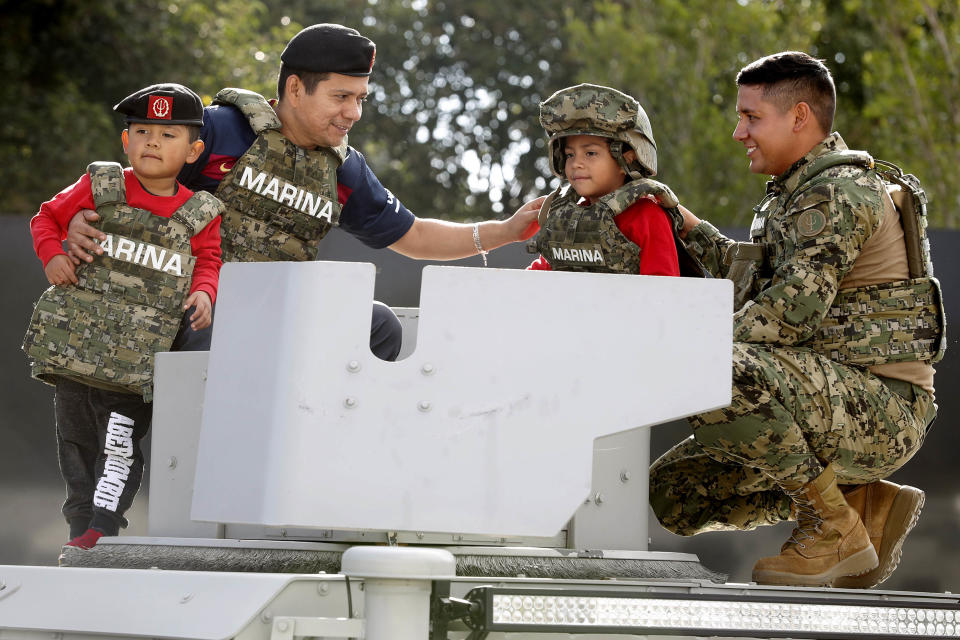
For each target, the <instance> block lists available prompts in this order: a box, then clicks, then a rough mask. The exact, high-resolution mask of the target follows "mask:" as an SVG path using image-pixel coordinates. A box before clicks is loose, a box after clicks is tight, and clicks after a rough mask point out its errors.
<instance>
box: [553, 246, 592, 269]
mask: <svg viewBox="0 0 960 640" xmlns="http://www.w3.org/2000/svg"><path fill="white" fill-rule="evenodd" d="M549 246H550V255H549V256H548V259H547V261H548V262H551V261H562V262H575V263H579V264H589V265H595V266H600V265H603V264H604V260H603V251H601V250H600V245H598V244H589V245H584V244H574V245H563V244H559V243H556V242H551V243H550V245H549Z"/></svg>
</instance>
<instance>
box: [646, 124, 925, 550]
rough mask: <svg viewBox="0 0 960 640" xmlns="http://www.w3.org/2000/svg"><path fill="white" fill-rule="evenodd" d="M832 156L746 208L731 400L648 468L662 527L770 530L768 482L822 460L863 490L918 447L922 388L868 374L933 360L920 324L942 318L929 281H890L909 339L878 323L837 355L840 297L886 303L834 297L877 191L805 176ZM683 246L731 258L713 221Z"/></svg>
mask: <svg viewBox="0 0 960 640" xmlns="http://www.w3.org/2000/svg"><path fill="white" fill-rule="evenodd" d="M838 151H846V145H845V144H844V143H843V140H842V139H841V138H840V136H839V135H837V134H832V135H830V136H828V137H827V138H826V139H825V140H824V141H823V142H822V143H821V144H820V145H818V146H817V147H815V148H814V149H813V150H811V151H810V153H808V154H807V155H806V156H805V157H804V158H802V159H801V160H799V161H798V162H797V163H795V164H794V165H793V166H792V167H791V168H790V169H789V170H788V171H786V172H785V173H784V174H782V175H781V176H778V177H777V178H775V179H774V180H772V181H771V182H770V183H768V190H767V198H766V199H765V200H764V201H763V202H762V203H761V205H759V206H758V207H757V209H756V213H757V216H756V218H755V220H754V226H753V228H752V229H751V235H752V236H754V238H756V239H758V241H760V242H762V243H763V244H765V245H766V247H767V251H768V255H766V256H765V257H762V258H761V259H760V262H763V261H766V263H765V264H766V270H764V269H760V270H758V272H757V273H755V274H752V278H753V279H752V282H751V283H750V285H749V286H747V287H746V288H745V289H744V290H741V288H740V287H738V294H739V298H738V300H737V302H736V303H735V304H736V308H737V310H736V312H735V314H734V318H733V322H734V328H733V333H734V347H733V395H732V402H731V404H730V406H729V407H727V408H724V409H719V410H715V411H710V412H707V413H703V414H700V415H697V416H694V417H693V418H691V419H690V424H691V426H692V428H693V433H694V435H693V436H691V437H690V438H688V439H686V440H684V441H683V442H681V443H679V444H677V445H676V446H674V447H673V448H672V449H670V450H669V451H668V452H667V453H665V454H664V455H663V456H661V457H660V458H659V459H658V460H656V461H655V462H654V463H653V465H652V466H651V468H650V503H651V506H652V507H653V509H654V512H655V513H656V515H657V517H658V519H659V520H660V522H661V524H662V525H663V526H664V527H666V528H667V529H668V530H670V531H673V532H675V533H678V534H681V535H693V534H697V533H702V532H704V531H716V530H725V529H752V528H755V527H757V526H760V525H766V524H775V523H777V522H779V521H781V520H784V519H789V518H790V500H789V498H788V497H787V496H786V495H785V494H784V493H783V491H782V490H781V489H780V487H779V486H778V485H777V481H787V482H789V483H807V482H809V481H810V480H813V479H814V478H816V477H817V476H818V475H820V473H821V472H822V471H823V470H824V466H825V465H827V464H831V465H832V466H833V468H834V470H835V471H836V473H837V476H838V480H839V482H841V483H852V484H859V483H867V482H872V481H874V480H878V479H881V478H885V477H887V476H889V475H890V474H891V473H892V472H893V471H895V470H896V469H898V468H899V467H901V466H902V465H903V464H904V463H906V462H907V461H908V460H909V459H910V458H911V457H912V456H913V455H914V454H915V453H916V452H917V450H918V449H919V448H920V446H921V444H922V443H923V439H924V434H925V431H926V428H927V426H928V425H929V423H930V422H931V421H932V419H933V417H934V415H935V412H936V409H935V405H934V403H933V399H932V397H931V394H930V393H928V392H927V391H926V390H924V389H923V388H922V387H920V386H917V385H914V384H910V383H908V382H906V381H903V380H893V379H890V378H879V377H877V376H876V375H873V374H872V373H870V371H869V370H868V369H867V366H870V365H875V364H883V363H889V362H905V361H912V360H919V361H923V362H934V361H936V359H937V358H938V355H937V344H939V343H941V337H942V330H943V326H942V320H941V321H940V323H939V324H937V321H936V320H931V317H935V316H936V315H937V314H938V313H942V305H941V302H940V300H939V291H938V290H937V291H931V287H930V284H929V281H931V280H933V279H932V278H926V279H922V278H921V279H913V280H904V281H900V282H898V283H896V284H895V285H893V286H892V287H890V290H891V291H892V292H893V295H892V296H889V297H890V298H895V299H897V300H898V302H897V303H896V304H895V305H894V306H896V307H897V313H899V314H900V316H899V317H898V322H899V324H897V325H896V326H898V327H900V328H903V327H906V328H908V329H909V330H908V331H906V332H899V333H897V332H894V333H896V335H891V333H890V332H889V331H887V329H889V326H883V327H879V328H881V329H883V330H884V331H882V332H881V334H882V335H880V336H879V338H880V339H872V338H871V337H870V335H869V333H870V332H869V331H863V332H862V333H863V335H861V336H858V335H850V336H849V338H850V340H851V342H852V344H851V345H850V346H849V348H847V345H845V344H843V343H842V339H843V337H844V336H843V335H842V334H843V333H844V332H843V329H844V325H843V321H846V320H847V318H846V316H844V317H843V318H842V321H841V322H840V323H839V324H840V325H841V327H840V329H839V334H840V338H841V341H837V340H836V336H835V335H833V334H831V329H836V327H831V326H830V325H831V323H832V324H833V325H836V324H838V322H837V321H836V320H835V318H834V316H835V315H836V313H837V309H839V308H841V307H843V305H841V304H840V303H841V302H843V303H844V304H845V305H847V306H849V307H851V308H856V307H858V305H860V306H861V307H869V305H870V304H876V305H880V306H882V305H883V303H884V300H886V299H887V298H886V297H885V296H886V294H883V293H877V292H876V290H877V289H878V288H879V289H883V288H884V285H880V287H865V288H857V289H853V290H850V291H844V292H843V293H841V295H840V296H839V297H838V291H839V285H840V282H841V281H842V280H843V278H844V276H846V275H847V274H848V273H849V272H850V270H851V268H852V266H853V263H854V261H855V260H856V259H857V257H858V256H859V255H860V251H861V248H862V247H863V245H864V243H865V242H866V241H867V239H868V238H870V236H871V235H872V234H873V233H874V232H875V231H876V229H877V228H878V226H879V224H880V221H881V217H882V214H883V205H882V201H881V198H882V190H883V189H884V185H883V182H882V181H881V180H880V178H879V177H878V176H877V174H876V173H875V172H874V171H873V170H872V169H868V168H865V167H864V166H858V165H855V164H838V165H836V166H832V167H830V168H828V169H826V170H824V171H819V172H817V170H816V169H814V167H815V165H816V164H817V162H820V161H822V160H823V159H824V158H827V157H831V154H835V153H836V152H838ZM847 153H852V152H847ZM864 155H865V154H864ZM811 185H813V186H811ZM686 243H687V247H688V248H689V249H690V250H691V253H693V254H694V255H696V256H697V257H699V258H700V260H701V262H703V264H704V265H705V266H706V267H707V269H708V270H709V271H711V272H712V273H714V274H716V275H719V276H721V277H730V276H731V275H732V274H731V264H736V261H731V260H730V251H728V249H730V248H731V247H733V246H735V243H734V241H732V240H730V239H729V238H726V237H724V236H723V235H722V234H720V232H719V231H717V229H716V228H714V227H713V226H712V225H710V224H709V223H706V222H702V223H701V224H699V225H698V226H697V227H695V228H694V229H692V230H691V231H690V232H689V233H688V235H687V237H686ZM747 248H748V249H749V248H750V247H749V246H748V247H747ZM734 251H736V249H734ZM725 253H726V254H727V256H726V258H727V260H726V262H725V261H724V254H725ZM740 275H742V274H736V277H739V276H740ZM732 279H735V278H733V277H732ZM933 282H934V284H935V281H933ZM934 288H935V287H934ZM858 296H861V297H858ZM863 296H866V297H868V298H870V299H871V300H873V302H870V301H867V302H864V300H863V299H861V298H862V297H863ZM877 300H879V302H877ZM844 308H845V307H844ZM879 315H880V316H883V314H879ZM831 319H833V320H831ZM941 319H942V316H941ZM934 324H936V325H937V326H935V327H931V326H930V325H934ZM845 326H846V328H847V329H849V327H850V325H845ZM868 329H878V327H876V326H874V327H868ZM834 333H837V332H834ZM848 333H850V332H849V331H848ZM903 333H906V334H907V335H901V334H903ZM857 338H862V339H861V340H859V341H858V340H857ZM838 345H839V347H838ZM888 345H892V346H888ZM858 349H859V351H858ZM853 363H856V364H853Z"/></svg>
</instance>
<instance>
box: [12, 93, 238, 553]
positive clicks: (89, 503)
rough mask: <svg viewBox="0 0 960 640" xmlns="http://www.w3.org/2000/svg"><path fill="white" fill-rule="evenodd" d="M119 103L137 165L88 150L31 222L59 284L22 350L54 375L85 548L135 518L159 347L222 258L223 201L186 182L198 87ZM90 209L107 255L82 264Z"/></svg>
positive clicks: (196, 143) (207, 290) (75, 531)
mask: <svg viewBox="0 0 960 640" xmlns="http://www.w3.org/2000/svg"><path fill="white" fill-rule="evenodd" d="M114 110H115V111H117V112H119V113H122V114H124V115H125V116H126V120H127V125H128V126H127V128H126V129H124V131H123V133H122V134H121V140H122V142H123V149H124V152H125V153H126V154H127V157H128V158H129V161H130V165H131V166H130V168H127V169H121V167H120V165H119V164H116V163H106V162H95V163H92V164H91V165H90V166H89V167H88V169H87V173H86V174H84V175H83V176H82V177H81V178H80V179H79V180H77V182H75V183H74V184H73V185H71V186H69V187H67V188H66V189H64V190H63V191H61V192H60V193H58V194H57V195H56V196H54V197H53V199H51V200H49V201H47V202H44V203H43V204H42V205H41V206H40V211H39V212H38V213H37V214H36V215H35V216H34V217H33V219H32V220H31V221H30V230H31V233H32V235H33V243H34V249H35V250H36V253H37V257H39V258H40V260H41V262H42V263H43V265H44V272H45V273H46V275H47V279H48V281H49V282H50V284H51V285H53V286H51V287H50V288H49V289H47V290H46V291H45V292H44V293H43V295H42V296H41V298H40V300H39V301H38V302H37V304H36V306H35V308H34V312H33V315H32V318H31V321H30V326H29V328H28V330H27V335H26V337H25V338H24V344H23V349H24V351H25V352H26V353H27V355H28V356H29V357H30V359H31V373H32V374H33V376H34V377H35V378H37V379H39V380H41V381H43V382H46V383H48V384H51V385H54V386H55V387H56V392H55V403H54V404H55V413H56V428H57V429H56V430H57V450H58V456H59V462H60V470H61V474H62V476H63V479H64V482H65V483H66V487H67V498H66V501H65V502H64V504H63V515H64V517H65V518H66V520H67V522H68V523H69V526H70V541H69V542H68V543H67V545H68V546H73V547H79V548H83V549H88V548H90V547H92V546H93V545H95V544H96V542H97V540H98V539H99V538H100V537H101V536H104V535H111V536H112V535H117V533H118V532H119V529H120V528H121V527H125V526H126V525H127V521H126V519H125V518H124V512H125V511H126V510H127V509H128V508H129V507H130V505H131V504H132V502H133V499H134V496H135V495H136V493H137V490H138V489H139V486H140V479H141V477H142V474H143V454H142V452H141V450H140V445H139V441H140V439H141V438H143V436H144V435H146V433H147V430H148V429H149V426H150V421H151V417H152V404H151V401H152V380H153V354H154V353H155V352H157V351H169V350H170V349H171V347H172V346H173V343H174V339H175V336H176V335H177V333H178V329H179V328H180V325H181V317H182V319H183V321H184V322H189V323H190V324H191V325H192V327H193V328H195V329H200V328H203V327H206V326H208V325H209V324H210V322H211V309H212V305H213V302H214V300H215V298H216V293H217V284H218V280H219V270H220V265H221V261H220V217H219V216H220V211H221V209H222V205H221V203H220V202H219V201H218V200H217V199H216V198H214V197H213V196H211V195H210V194H207V193H198V194H194V193H193V192H192V191H190V190H189V189H187V188H186V187H184V186H183V185H181V184H179V183H178V182H177V174H178V173H179V172H180V170H181V169H182V168H183V165H184V164H185V163H190V162H194V161H195V160H196V159H197V158H198V157H199V155H200V154H201V153H202V151H203V142H202V141H200V140H199V139H198V135H199V130H200V127H201V126H202V124H203V104H202V103H201V101H200V98H199V96H197V94H195V93H194V92H193V91H191V90H190V89H188V88H186V87H184V86H182V85H179V84H172V83H167V84H158V85H152V86H149V87H146V88H144V89H141V90H140V91H137V92H135V93H133V94H131V95H130V96H127V97H126V98H124V99H123V100H122V101H121V102H120V103H119V104H117V105H116V106H115V107H114ZM83 209H96V210H97V213H98V214H100V223H99V227H100V230H101V231H103V232H104V234H106V238H105V239H104V240H102V241H101V243H100V247H101V249H102V254H101V255H99V256H98V257H95V258H94V260H93V262H90V263H82V264H80V263H79V261H74V260H73V259H71V258H70V257H68V256H67V254H66V253H65V252H64V250H63V246H62V243H63V240H64V238H65V237H66V232H67V225H68V224H69V222H70V220H71V218H73V216H74V215H75V214H76V213H77V212H78V211H80V210H83ZM78 264H79V266H77V265H78ZM184 309H186V310H187V312H186V313H184Z"/></svg>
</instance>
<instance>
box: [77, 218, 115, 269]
mask: <svg viewBox="0 0 960 640" xmlns="http://www.w3.org/2000/svg"><path fill="white" fill-rule="evenodd" d="M99 219H100V216H99V215H97V212H96V211H91V210H90V209H83V210H81V211H79V212H77V214H76V215H74V216H73V218H71V219H70V224H68V225H67V253H68V254H69V255H70V259H71V260H72V261H73V264H80V261H81V260H82V261H84V262H92V261H93V256H92V255H91V254H96V255H98V256H99V255H102V254H103V247H101V246H100V245H99V244H98V241H100V240H105V239H106V238H107V236H106V234H105V233H104V232H103V231H100V230H99V229H97V228H96V227H92V226H90V224H89V223H93V222H96V221H98V220H99Z"/></svg>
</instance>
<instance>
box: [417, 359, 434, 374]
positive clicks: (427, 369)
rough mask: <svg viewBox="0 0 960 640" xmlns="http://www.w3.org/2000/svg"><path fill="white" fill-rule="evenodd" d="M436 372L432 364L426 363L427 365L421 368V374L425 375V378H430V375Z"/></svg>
mask: <svg viewBox="0 0 960 640" xmlns="http://www.w3.org/2000/svg"><path fill="white" fill-rule="evenodd" d="M434 371H436V369H435V368H434V366H433V365H432V364H430V363H429V362H425V363H424V364H423V366H422V367H420V372H421V373H422V374H423V375H425V376H429V375H430V374H432V373H433V372H434Z"/></svg>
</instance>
